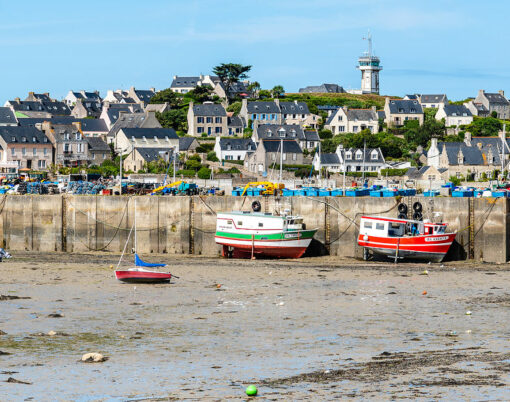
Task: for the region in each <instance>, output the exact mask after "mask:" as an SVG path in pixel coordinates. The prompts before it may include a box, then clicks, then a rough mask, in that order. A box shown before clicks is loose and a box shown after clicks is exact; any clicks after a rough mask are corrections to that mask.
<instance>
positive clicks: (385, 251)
mask: <svg viewBox="0 0 510 402" xmlns="http://www.w3.org/2000/svg"><path fill="white" fill-rule="evenodd" d="M456 235H457V234H456V233H444V234H440V235H420V236H409V237H378V236H368V235H366V234H365V235H363V234H360V235H358V245H360V246H361V247H365V248H367V249H369V250H371V251H372V252H373V253H374V254H379V255H383V256H387V257H390V258H396V257H397V258H406V259H410V260H419V261H431V262H441V261H442V260H443V258H444V257H445V255H446V253H448V250H449V249H450V247H451V245H452V243H453V241H454V240H455V236H456Z"/></svg>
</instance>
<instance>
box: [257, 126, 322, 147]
mask: <svg viewBox="0 0 510 402" xmlns="http://www.w3.org/2000/svg"><path fill="white" fill-rule="evenodd" d="M280 138H283V139H286V140H293V141H297V142H298V144H299V146H300V147H301V149H307V150H309V151H312V150H313V149H315V147H317V145H318V144H319V142H320V138H319V134H318V133H317V131H315V130H304V129H303V127H301V126H300V125H298V124H259V122H258V121H256V122H255V127H254V130H253V135H252V139H253V141H254V142H255V143H258V142H259V141H260V140H275V139H280Z"/></svg>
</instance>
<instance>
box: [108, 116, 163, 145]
mask: <svg viewBox="0 0 510 402" xmlns="http://www.w3.org/2000/svg"><path fill="white" fill-rule="evenodd" d="M122 128H161V124H159V121H158V119H157V118H156V114H155V113H152V112H146V113H122V112H121V113H119V117H118V119H117V121H116V122H115V123H114V124H113V125H112V127H111V128H110V130H109V131H108V134H107V136H106V142H107V143H108V144H110V143H111V142H115V143H116V137H117V133H118V132H119V130H120V129H122Z"/></svg>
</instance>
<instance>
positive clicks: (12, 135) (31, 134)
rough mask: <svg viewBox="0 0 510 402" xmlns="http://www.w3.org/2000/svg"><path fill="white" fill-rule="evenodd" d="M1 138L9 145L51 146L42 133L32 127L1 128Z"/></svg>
mask: <svg viewBox="0 0 510 402" xmlns="http://www.w3.org/2000/svg"><path fill="white" fill-rule="evenodd" d="M0 136H1V137H2V138H3V139H4V141H5V142H6V143H8V144H17V143H20V144H24V143H26V144H31V143H32V144H33V143H35V144H50V140H49V139H48V137H46V135H45V134H44V133H43V132H42V131H40V130H38V129H36V128H35V127H30V126H25V127H22V126H5V127H0ZM23 139H25V141H23ZM34 139H35V141H34Z"/></svg>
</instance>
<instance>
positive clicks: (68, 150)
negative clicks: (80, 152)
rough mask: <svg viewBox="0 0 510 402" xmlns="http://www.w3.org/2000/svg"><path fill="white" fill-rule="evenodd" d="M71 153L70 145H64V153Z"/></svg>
mask: <svg viewBox="0 0 510 402" xmlns="http://www.w3.org/2000/svg"><path fill="white" fill-rule="evenodd" d="M70 151H71V147H70V146H69V144H64V152H70Z"/></svg>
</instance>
